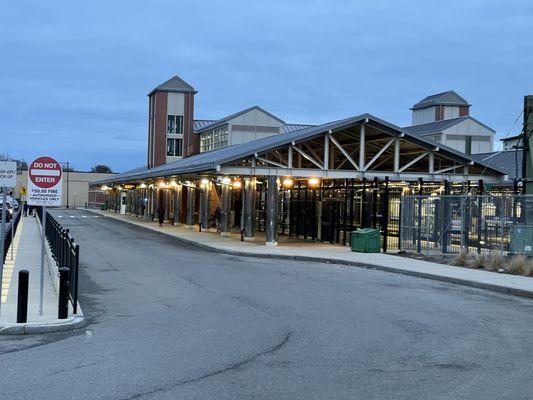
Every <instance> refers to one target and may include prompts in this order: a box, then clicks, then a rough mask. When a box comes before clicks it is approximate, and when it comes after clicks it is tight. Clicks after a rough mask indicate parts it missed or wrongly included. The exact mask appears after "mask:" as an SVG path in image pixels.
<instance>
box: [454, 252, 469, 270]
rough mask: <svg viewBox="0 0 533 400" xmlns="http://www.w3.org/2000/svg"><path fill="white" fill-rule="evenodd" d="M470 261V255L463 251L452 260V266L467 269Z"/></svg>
mask: <svg viewBox="0 0 533 400" xmlns="http://www.w3.org/2000/svg"><path fill="white" fill-rule="evenodd" d="M471 260H472V257H471V256H470V254H468V252H467V251H465V250H463V251H461V252H460V253H459V254H457V256H455V258H454V259H453V260H452V265H455V266H456V267H468V266H469V265H470V262H471Z"/></svg>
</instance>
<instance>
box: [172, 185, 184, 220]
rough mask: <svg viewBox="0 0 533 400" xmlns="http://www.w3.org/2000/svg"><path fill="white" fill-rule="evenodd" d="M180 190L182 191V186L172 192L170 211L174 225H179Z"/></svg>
mask: <svg viewBox="0 0 533 400" xmlns="http://www.w3.org/2000/svg"><path fill="white" fill-rule="evenodd" d="M181 190H182V186H181V185H177V186H176V187H175V188H174V191H173V196H174V209H173V210H172V216H173V221H174V225H179V224H180V211H181Z"/></svg>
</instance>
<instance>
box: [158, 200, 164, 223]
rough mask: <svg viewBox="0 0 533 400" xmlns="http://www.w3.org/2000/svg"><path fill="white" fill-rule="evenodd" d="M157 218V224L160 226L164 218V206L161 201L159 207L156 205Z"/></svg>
mask: <svg viewBox="0 0 533 400" xmlns="http://www.w3.org/2000/svg"><path fill="white" fill-rule="evenodd" d="M157 219H158V220H159V226H161V227H162V226H163V220H164V219H165V206H164V205H163V203H159V207H157Z"/></svg>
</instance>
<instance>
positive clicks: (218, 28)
mask: <svg viewBox="0 0 533 400" xmlns="http://www.w3.org/2000/svg"><path fill="white" fill-rule="evenodd" d="M532 17H533V2H531V1H529V0H525V1H513V0H508V1H490V0H461V1H455V0H448V1H445V2H443V1H428V0H420V1H409V0H405V1H397V0H396V1H392V0H368V1H367V0H351V1H341V0H328V1H326V0H323V1H310V0H307V1H303V0H302V1H288V0H282V1H277V0H269V1H261V2H259V1H251V0H249V1H237V0H233V1H220V2H217V1H200V0H193V1H185V0H174V1H170V0H169V1H162V0H154V1H135V0H128V1H119V0H113V1H95V0H93V1H88V0H87V1H83V0H77V1H72V0H68V1H55V0H48V1H42V0H39V1H2V2H1V3H0V110H1V111H0V116H1V118H0V137H1V139H2V140H1V142H0V153H6V152H7V153H9V154H10V155H11V156H13V157H16V158H24V159H26V160H31V159H32V158H33V157H35V156H37V155H44V154H47V155H52V156H55V157H56V158H58V159H59V160H61V161H67V160H68V161H70V162H71V164H73V165H74V166H75V167H76V168H77V169H80V170H87V169H89V168H90V167H91V166H92V165H95V164H99V163H103V164H108V165H110V166H111V167H112V168H113V169H114V170H116V171H124V170H127V169H130V168H134V167H137V166H140V165H143V164H144V163H145V162H146V160H145V158H146V150H145V149H146V136H147V128H146V126H147V120H146V119H147V97H146V94H147V93H148V92H149V91H150V90H151V89H152V88H153V87H155V86H157V85H158V84H159V83H161V82H163V81H165V80H167V79H168V78H170V77H171V76H172V75H175V74H177V75H179V76H181V77H182V78H183V79H185V80H186V81H187V82H189V83H191V84H192V85H193V86H194V87H195V88H196V90H198V94H197V95H196V115H195V117H196V118H209V119H215V118H220V117H222V116H225V115H227V114H230V113H233V112H235V111H238V110H240V109H243V108H245V107H249V106H251V105H255V104H257V105H260V106H262V107H263V108H265V109H267V110H268V111H270V112H272V113H274V114H276V115H277V116H279V117H280V118H282V119H284V120H286V121H288V122H295V123H296V122H298V123H321V122H327V121H331V120H334V119H339V118H343V117H348V116H352V115H357V114H361V113H363V112H369V113H372V114H374V115H376V116H378V117H381V118H384V119H386V120H388V121H390V122H392V123H394V124H397V125H401V126H404V125H407V124H409V122H410V111H409V107H410V106H412V105H413V104H414V103H415V102H417V101H418V100H420V99H421V98H422V97H424V96H426V95H428V94H432V93H436V92H441V91H445V90H449V89H453V90H455V91H457V92H458V93H459V94H461V95H462V96H463V97H465V98H466V99H467V100H468V101H470V103H472V105H473V107H472V109H471V113H472V115H473V116H474V117H476V118H478V119H479V120H481V121H482V122H484V123H486V124H487V125H489V126H491V127H493V128H494V129H496V130H497V132H498V135H500V136H505V135H506V134H507V133H508V132H509V131H510V129H511V127H512V126H513V123H514V122H515V120H516V118H517V117H518V115H519V113H520V111H521V107H522V105H523V96H524V95H525V94H533V75H532V73H531V71H533V51H532V50H533V42H532V41H531V37H532V35H533V28H532V24H531V21H532ZM520 122H521V121H519V123H518V124H517V125H516V126H515V127H514V129H513V130H512V133H515V132H518V131H519V129H520V128H519V125H520Z"/></svg>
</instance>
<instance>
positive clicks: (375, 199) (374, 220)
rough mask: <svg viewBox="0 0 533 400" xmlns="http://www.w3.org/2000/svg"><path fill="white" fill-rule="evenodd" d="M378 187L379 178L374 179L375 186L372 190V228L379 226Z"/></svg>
mask: <svg viewBox="0 0 533 400" xmlns="http://www.w3.org/2000/svg"><path fill="white" fill-rule="evenodd" d="M378 186H379V180H378V177H377V176H375V177H374V185H373V188H372V228H376V226H377V216H378Z"/></svg>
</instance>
